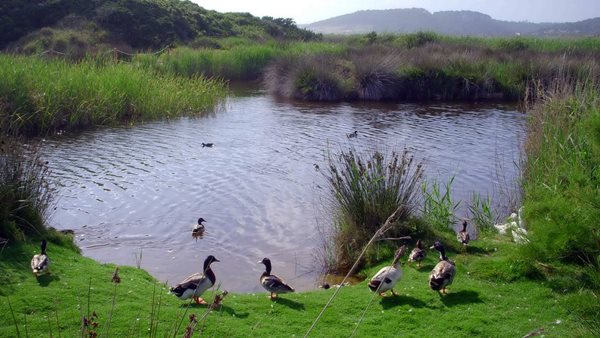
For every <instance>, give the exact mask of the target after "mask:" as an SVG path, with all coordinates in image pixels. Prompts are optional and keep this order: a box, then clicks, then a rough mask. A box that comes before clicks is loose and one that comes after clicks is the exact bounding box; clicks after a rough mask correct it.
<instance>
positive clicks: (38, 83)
mask: <svg viewBox="0 0 600 338" xmlns="http://www.w3.org/2000/svg"><path fill="white" fill-rule="evenodd" d="M225 93H226V91H225V87H224V85H223V83H222V82H220V81H218V80H210V79H206V78H204V77H199V76H194V77H191V78H181V77H176V76H173V75H169V74H156V73H154V72H152V71H149V70H146V69H143V68H140V67H136V66H134V65H131V64H127V63H118V62H96V61H95V60H85V61H82V62H79V63H70V62H67V61H65V60H59V59H54V60H45V59H42V58H37V57H24V56H9V55H0V118H1V119H0V122H1V123H2V129H3V130H4V131H7V130H10V131H12V132H13V133H16V134H26V135H36V134H45V133H48V132H54V131H58V130H77V129H85V128H90V127H93V126H98V125H111V124H116V123H121V122H136V121H144V120H151V119H157V118H171V117H175V116H178V115H185V114H190V115H191V114H193V115H197V114H203V113H205V112H207V111H210V110H212V109H214V107H215V105H217V104H218V103H219V102H220V100H221V99H223V98H224V96H225Z"/></svg>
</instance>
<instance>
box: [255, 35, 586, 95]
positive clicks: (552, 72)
mask: <svg viewBox="0 0 600 338" xmlns="http://www.w3.org/2000/svg"><path fill="white" fill-rule="evenodd" d="M422 35H423V36H421V35H419V36H416V37H414V38H407V37H403V38H402V40H401V41H400V40H399V41H400V42H399V41H392V42H390V43H383V42H382V43H377V42H376V43H372V42H371V43H352V40H349V41H350V42H348V43H347V44H346V50H345V52H343V53H338V54H334V55H333V56H334V57H329V58H327V57H319V55H314V54H310V55H305V56H302V55H294V56H293V58H291V59H290V58H279V59H277V60H275V61H274V64H272V65H271V66H270V67H269V68H268V69H267V71H266V80H267V81H266V85H267V88H268V89H269V90H270V91H271V92H272V93H274V94H277V95H284V96H286V95H287V96H288V97H298V96H297V95H295V93H297V92H298V91H303V92H307V91H311V92H312V93H317V92H318V91H319V90H327V91H329V88H328V87H324V86H320V84H321V83H320V82H314V83H312V84H314V85H315V87H314V88H309V89H307V88H305V86H306V85H307V82H306V81H301V80H295V78H299V77H302V76H304V72H302V71H301V70H302V69H307V68H308V69H323V70H325V71H326V72H327V73H326V74H321V75H320V78H330V79H336V78H337V79H340V80H341V81H343V86H340V89H342V90H343V91H342V92H341V93H340V94H339V95H340V98H339V99H340V100H356V99H359V100H481V99H504V100H520V99H523V98H524V97H525V93H526V92H527V90H526V89H527V88H530V86H532V84H533V83H535V82H538V83H541V84H542V85H543V86H546V87H548V86H550V84H551V83H552V81H554V79H556V78H557V77H559V76H568V77H570V78H573V79H584V78H585V77H587V76H588V75H589V74H590V70H591V71H592V72H593V73H594V74H597V69H598V58H597V56H596V54H595V53H593V52H592V51H590V49H583V50H581V49H577V50H575V49H569V48H567V47H564V48H565V49H564V50H561V49H558V48H559V47H556V48H557V50H554V49H552V48H548V49H547V50H542V49H539V48H538V49H534V48H521V47H518V46H517V47H515V46H514V45H519V42H513V41H514V40H502V41H508V42H506V43H505V46H504V47H498V48H494V47H491V45H492V44H491V42H490V45H486V44H484V43H479V42H478V40H475V41H470V40H465V41H469V42H470V44H463V43H458V42H456V41H449V40H448V39H444V38H442V37H439V36H433V37H430V36H429V35H427V34H422ZM398 39H400V38H398ZM412 40H415V41H413V42H410V43H409V42H406V41H412ZM516 41H518V40H516ZM588 48H591V47H588ZM328 55H329V56H331V54H328ZM298 59H300V60H298ZM290 60H291V61H292V62H290ZM290 84H292V85H295V86H297V87H296V88H291V89H287V90H285V91H281V90H279V88H281V87H286V86H290ZM308 84H309V85H310V84H311V83H308ZM320 97H325V98H326V99H327V100H329V95H319V94H318V93H317V94H313V95H310V96H306V97H305V99H311V100H319V98H320Z"/></svg>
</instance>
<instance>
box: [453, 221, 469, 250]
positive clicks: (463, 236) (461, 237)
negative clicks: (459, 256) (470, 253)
mask: <svg viewBox="0 0 600 338" xmlns="http://www.w3.org/2000/svg"><path fill="white" fill-rule="evenodd" d="M462 226H463V228H462V230H461V231H459V232H458V233H457V234H456V239H457V240H458V242H459V243H461V244H462V245H463V248H464V249H465V250H466V248H467V245H468V244H469V241H470V240H471V236H469V233H468V232H467V221H463V223H462Z"/></svg>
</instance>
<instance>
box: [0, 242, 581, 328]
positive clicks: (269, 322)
mask: <svg viewBox="0 0 600 338" xmlns="http://www.w3.org/2000/svg"><path fill="white" fill-rule="evenodd" d="M37 250H38V247H37V245H34V244H24V245H9V246H8V247H6V248H5V249H4V250H3V251H2V252H1V253H0V268H1V269H2V271H3V272H4V273H3V275H2V276H1V277H0V278H2V280H1V283H0V298H2V301H1V302H0V336H3V337H6V336H16V335H17V331H16V327H15V323H14V320H13V314H14V317H15V318H16V321H17V326H18V329H19V333H20V335H21V336H32V337H37V336H48V335H50V332H52V334H53V335H54V336H63V337H74V336H77V335H79V332H80V327H81V321H82V316H86V317H87V316H88V311H89V313H92V312H93V311H95V312H96V314H97V315H98V317H97V319H96V322H97V323H98V324H99V326H98V327H97V328H96V331H97V333H101V332H102V331H103V330H105V329H106V326H107V324H108V318H109V314H110V312H111V308H112V301H113V295H115V290H116V297H115V306H114V310H113V314H112V321H111V322H110V336H131V335H135V336H138V335H139V336H148V335H153V334H156V336H165V335H168V334H169V332H170V333H171V334H172V328H173V326H174V325H176V323H179V322H180V320H181V319H182V318H183V324H182V325H181V327H180V329H179V334H178V336H181V335H182V332H183V329H184V327H185V326H186V325H187V323H188V315H189V314H196V315H197V316H198V317H201V316H202V315H203V314H204V313H205V311H206V310H205V309H206V308H205V307H201V306H192V307H191V308H190V309H188V310H187V312H186V306H187V302H183V301H180V300H178V299H177V298H176V297H174V296H172V295H168V294H167V289H165V288H164V286H163V285H162V284H160V283H158V282H157V281H156V280H154V279H153V278H152V277H151V276H150V275H148V274H147V273H146V272H145V271H143V270H139V269H136V268H133V267H121V270H120V276H121V279H122V280H121V283H120V284H118V285H116V287H115V285H114V284H113V283H112V282H111V276H112V273H113V271H114V265H110V264H99V263H97V262H95V261H93V260H91V259H89V258H85V257H82V256H80V255H79V254H77V253H76V252H75V251H73V250H71V249H66V248H63V247H61V246H57V245H56V244H53V243H49V245H48V254H49V256H50V257H51V259H52V265H51V271H52V274H51V275H50V276H47V277H43V278H41V279H40V280H39V281H36V279H35V278H34V277H33V276H32V274H31V271H30V269H29V260H30V258H31V256H32V255H33V253H35V252H36V251H37ZM513 251H514V247H513V244H510V243H508V242H506V240H504V239H500V238H495V239H489V240H482V241H478V242H472V246H471V248H470V253H469V254H466V255H464V254H461V255H457V254H455V253H453V252H451V253H449V256H450V258H451V259H454V260H455V261H456V264H457V268H458V274H457V276H456V278H455V280H454V284H453V285H452V286H451V287H450V288H449V290H450V291H449V292H450V293H449V294H448V295H447V296H445V297H440V296H439V295H438V294H437V293H436V292H434V291H432V290H430V289H429V287H428V284H427V277H428V274H429V271H430V270H431V268H432V267H433V265H434V264H435V262H436V260H437V257H436V255H435V254H434V253H433V251H430V252H428V257H427V259H426V261H425V262H424V264H423V267H422V268H421V269H417V268H416V267H406V266H404V273H405V275H404V277H403V279H402V280H401V281H400V282H399V284H398V287H397V288H396V290H397V291H398V292H399V293H400V296H398V297H386V298H380V297H379V296H374V297H373V293H371V292H370V291H369V290H368V288H367V286H366V281H365V282H362V283H360V284H358V285H355V286H352V287H344V288H343V289H342V290H340V292H339V294H338V296H337V297H336V298H335V299H334V301H333V303H332V305H331V307H330V308H328V309H327V310H326V311H325V313H324V315H323V317H322V318H321V320H320V321H319V322H318V323H317V325H316V327H315V330H314V331H313V332H312V334H311V336H314V337H325V336H327V337H348V336H350V335H351V334H352V331H353V330H354V329H355V327H356V323H357V322H359V320H360V318H361V316H362V314H363V311H364V310H365V309H367V306H368V309H367V311H366V312H365V315H364V319H363V320H362V322H361V324H360V325H359V327H358V329H357V332H356V333H357V336H360V337H371V336H383V337H391V336H394V337H395V336H399V335H400V336H409V337H427V336H434V335H438V334H443V335H444V336H447V337H461V336H474V335H476V336H487V337H521V336H524V335H525V334H527V333H529V332H532V331H534V330H536V329H539V328H542V327H543V328H544V330H545V334H547V335H552V336H578V335H584V332H583V331H581V328H580V326H579V324H578V323H577V322H575V321H574V317H573V316H572V315H571V314H569V312H568V311H567V309H566V308H565V304H569V302H572V301H573V300H574V299H576V298H578V297H584V296H589V295H588V294H587V293H586V292H585V291H577V292H573V293H567V294H561V293H557V292H554V291H553V290H552V289H551V288H549V287H548V285H546V284H545V283H543V282H537V281H531V280H525V279H523V278H512V276H515V275H516V274H517V273H518V271H517V272H515V271H512V270H511V267H510V265H509V264H506V262H507V260H506V259H507V257H508V256H509V255H510V254H511V252H513ZM405 258H406V257H404V259H405ZM404 259H403V260H404ZM200 264H201V262H198V267H190V272H193V271H196V270H197V269H198V268H199V266H200ZM219 264H227V262H222V263H219ZM386 264H389V262H387V263H386ZM380 267H381V266H374V267H372V268H371V269H368V270H366V271H363V273H364V274H365V275H366V276H370V275H372V274H373V273H374V272H375V271H377V269H378V268H380ZM284 277H285V276H284ZM227 278H228V276H219V275H218V276H217V279H218V281H219V282H220V283H222V287H221V288H222V289H227ZM511 279H514V280H511ZM257 280H258V276H257V279H256V280H253V281H249V282H252V283H258V281H257ZM90 285H91V288H90ZM333 292H334V289H329V290H319V291H310V292H299V293H294V294H288V295H282V296H280V299H279V300H278V301H276V302H271V301H269V300H268V299H267V294H266V292H261V293H257V294H235V293H233V294H229V295H228V296H227V297H226V298H225V300H224V303H223V306H222V307H221V309H220V310H217V311H215V312H213V313H211V314H210V315H208V317H207V321H206V323H205V324H206V325H205V327H204V331H203V332H204V334H205V335H208V336H218V337H225V336H228V337H246V336H249V335H254V336H261V337H264V336H272V337H291V336H294V335H295V336H301V335H304V334H305V333H306V331H307V330H308V328H309V327H310V326H311V324H312V322H313V320H314V319H315V318H316V316H317V314H318V313H319V312H320V311H321V309H322V307H323V306H324V304H325V303H326V302H327V300H328V299H329V297H330V296H331V295H332V294H333ZM88 293H89V298H88ZM213 295H214V293H213V292H208V294H207V299H212V296H213ZM9 300H10V307H12V311H11V310H10V308H9V302H8V301H9ZM88 300H89V305H88ZM159 302H160V307H159V306H158V303H159ZM153 303H154V309H153V307H152V304H153ZM369 303H370V304H369ZM153 313H154V315H153ZM157 319H158V323H157ZM557 320H558V321H560V324H556V323H557ZM151 322H152V323H153V324H151ZM151 326H152V328H151ZM200 327H201V326H200V325H199V326H198V328H200Z"/></svg>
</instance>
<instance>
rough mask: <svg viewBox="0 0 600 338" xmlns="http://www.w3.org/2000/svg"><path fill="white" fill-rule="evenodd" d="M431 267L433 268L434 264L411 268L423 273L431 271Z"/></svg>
mask: <svg viewBox="0 0 600 338" xmlns="http://www.w3.org/2000/svg"><path fill="white" fill-rule="evenodd" d="M433 267H435V264H421V267H417V266H413V269H415V270H417V271H419V272H424V271H428V272H429V271H431V270H433Z"/></svg>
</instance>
